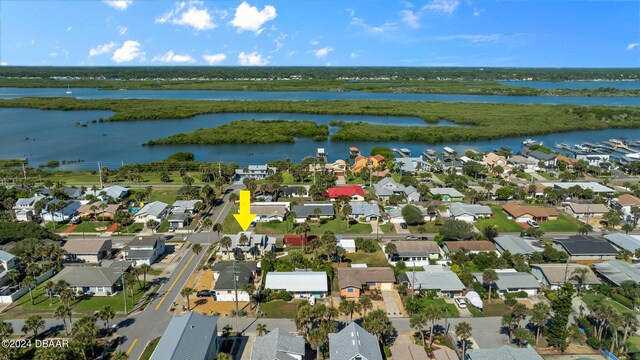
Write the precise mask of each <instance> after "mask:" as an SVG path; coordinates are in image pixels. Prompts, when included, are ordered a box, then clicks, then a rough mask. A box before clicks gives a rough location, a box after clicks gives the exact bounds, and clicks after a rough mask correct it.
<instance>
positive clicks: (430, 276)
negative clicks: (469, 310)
mask: <svg viewBox="0 0 640 360" xmlns="http://www.w3.org/2000/svg"><path fill="white" fill-rule="evenodd" d="M423 268H424V271H407V272H405V273H402V274H401V275H400V276H399V279H400V281H401V282H405V283H407V284H408V285H409V288H410V289H411V290H412V291H414V292H420V291H425V290H427V291H428V290H435V291H436V292H437V293H438V295H440V296H444V297H451V296H460V295H463V294H464V291H465V286H464V284H463V283H462V281H460V278H459V277H458V275H456V274H455V273H454V272H453V271H451V269H450V268H448V267H445V266H442V265H424V266H423Z"/></svg>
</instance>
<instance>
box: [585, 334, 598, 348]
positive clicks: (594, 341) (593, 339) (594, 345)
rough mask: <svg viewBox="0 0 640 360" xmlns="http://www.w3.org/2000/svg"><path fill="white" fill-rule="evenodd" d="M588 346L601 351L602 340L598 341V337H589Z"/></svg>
mask: <svg viewBox="0 0 640 360" xmlns="http://www.w3.org/2000/svg"><path fill="white" fill-rule="evenodd" d="M587 345H589V346H591V347H592V348H594V349H599V348H600V340H598V338H596V337H593V336H591V337H589V338H588V339H587Z"/></svg>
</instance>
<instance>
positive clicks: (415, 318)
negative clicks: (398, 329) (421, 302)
mask: <svg viewBox="0 0 640 360" xmlns="http://www.w3.org/2000/svg"><path fill="white" fill-rule="evenodd" d="M426 325H427V318H426V317H425V316H424V314H421V313H417V314H413V315H411V318H410V319H409V326H410V327H411V328H412V329H413V330H415V331H416V332H417V333H419V334H420V337H422V346H426V342H425V341H424V327H425V326H426Z"/></svg>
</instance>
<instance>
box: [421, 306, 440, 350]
mask: <svg viewBox="0 0 640 360" xmlns="http://www.w3.org/2000/svg"><path fill="white" fill-rule="evenodd" d="M442 312H443V311H442V308H441V307H438V306H429V307H428V308H426V309H425V312H424V316H425V319H426V320H428V321H430V322H431V332H430V333H429V346H431V344H433V329H434V327H435V325H436V321H438V320H440V319H441V318H442Z"/></svg>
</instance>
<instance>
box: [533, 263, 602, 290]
mask: <svg viewBox="0 0 640 360" xmlns="http://www.w3.org/2000/svg"><path fill="white" fill-rule="evenodd" d="M530 266H531V273H532V274H533V276H535V277H536V278H538V280H539V281H540V282H541V283H542V284H543V285H546V286H548V287H549V288H550V289H551V290H556V289H558V288H560V287H561V286H562V285H563V284H564V283H566V282H570V283H572V284H574V285H575V286H579V285H582V286H583V287H584V288H587V289H591V287H592V286H594V285H598V284H600V283H601V281H600V279H598V277H597V276H596V274H594V273H593V271H591V269H590V268H589V267H588V266H587V265H580V264H570V263H567V264H531V265H530ZM578 269H585V271H586V273H585V277H584V281H582V284H580V275H579V274H578V273H577V271H579V270H578Z"/></svg>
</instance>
